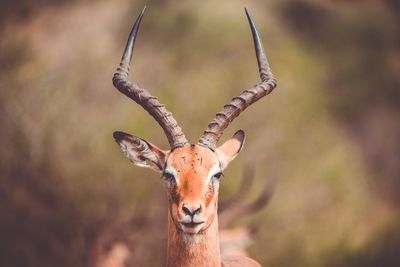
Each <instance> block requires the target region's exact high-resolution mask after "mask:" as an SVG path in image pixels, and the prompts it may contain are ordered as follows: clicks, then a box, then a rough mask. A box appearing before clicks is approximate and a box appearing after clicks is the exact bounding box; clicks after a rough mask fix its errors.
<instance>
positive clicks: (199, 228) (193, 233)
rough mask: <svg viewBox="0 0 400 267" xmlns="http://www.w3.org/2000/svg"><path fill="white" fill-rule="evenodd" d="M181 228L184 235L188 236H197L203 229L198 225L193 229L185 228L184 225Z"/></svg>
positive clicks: (201, 225)
mask: <svg viewBox="0 0 400 267" xmlns="http://www.w3.org/2000/svg"><path fill="white" fill-rule="evenodd" d="M181 227H182V230H183V232H184V233H186V234H190V235H195V234H198V233H199V232H200V230H201V229H202V228H203V224H199V225H196V226H194V227H186V226H184V225H181Z"/></svg>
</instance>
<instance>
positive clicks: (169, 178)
mask: <svg viewBox="0 0 400 267" xmlns="http://www.w3.org/2000/svg"><path fill="white" fill-rule="evenodd" d="M164 180H166V181H168V182H175V176H174V175H173V174H171V173H168V172H166V173H164Z"/></svg>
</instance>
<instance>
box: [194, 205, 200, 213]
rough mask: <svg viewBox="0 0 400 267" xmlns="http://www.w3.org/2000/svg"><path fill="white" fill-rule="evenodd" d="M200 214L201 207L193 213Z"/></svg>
mask: <svg viewBox="0 0 400 267" xmlns="http://www.w3.org/2000/svg"><path fill="white" fill-rule="evenodd" d="M200 212H201V205H199V207H198V208H197V209H195V210H194V211H193V214H199V213H200Z"/></svg>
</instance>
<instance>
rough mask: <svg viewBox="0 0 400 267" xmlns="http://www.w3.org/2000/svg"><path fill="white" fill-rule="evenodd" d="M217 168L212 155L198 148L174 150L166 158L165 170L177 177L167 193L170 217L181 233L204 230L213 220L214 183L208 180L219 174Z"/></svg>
mask: <svg viewBox="0 0 400 267" xmlns="http://www.w3.org/2000/svg"><path fill="white" fill-rule="evenodd" d="M205 159H207V160H205ZM219 165H220V164H219V160H218V156H217V154H216V153H215V152H213V151H211V150H210V149H208V148H205V147H202V146H198V145H194V146H186V147H181V148H176V149H175V150H174V152H173V153H171V154H170V156H169V157H168V159H167V162H166V169H165V170H166V171H168V172H172V170H174V171H175V174H176V175H177V176H179V178H177V180H178V182H177V184H176V186H175V187H171V186H168V190H167V191H168V192H167V194H168V195H169V197H168V198H169V199H170V200H171V201H169V209H170V211H171V213H170V214H171V217H172V219H173V221H174V223H175V225H176V227H177V228H178V229H180V230H182V231H184V232H185V233H188V234H196V233H198V232H200V231H201V230H202V229H206V228H207V227H208V226H209V225H210V224H211V222H212V221H213V220H214V218H215V217H216V210H217V209H216V204H215V203H217V200H218V185H217V184H218V182H215V183H214V182H213V183H211V178H212V177H213V176H214V175H215V174H216V173H218V172H220V171H221V170H220V167H219Z"/></svg>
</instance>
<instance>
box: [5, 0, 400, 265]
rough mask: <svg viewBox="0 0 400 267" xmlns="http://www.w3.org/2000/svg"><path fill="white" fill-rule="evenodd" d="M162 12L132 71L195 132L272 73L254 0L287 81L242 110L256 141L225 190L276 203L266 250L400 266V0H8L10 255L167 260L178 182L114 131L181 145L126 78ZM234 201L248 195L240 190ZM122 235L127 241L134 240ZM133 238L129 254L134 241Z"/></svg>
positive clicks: (264, 215)
mask: <svg viewBox="0 0 400 267" xmlns="http://www.w3.org/2000/svg"><path fill="white" fill-rule="evenodd" d="M144 4H146V5H147V8H148V9H147V12H146V15H145V18H144V20H143V23H142V26H141V29H140V31H139V38H138V40H137V42H136V49H135V52H136V53H135V55H134V63H133V67H132V68H131V70H132V72H131V75H130V77H131V78H132V79H133V80H135V81H137V82H138V83H139V85H141V86H142V87H143V88H147V89H149V91H150V92H151V93H153V94H155V95H157V96H158V97H159V98H160V100H161V102H164V103H165V104H166V105H167V108H168V109H169V110H171V111H172V112H173V113H174V115H175V118H176V119H177V120H178V122H179V123H180V125H181V126H182V128H183V129H184V131H185V133H186V136H187V137H188V138H189V140H191V142H193V143H195V142H197V140H198V137H199V136H200V135H201V133H202V131H203V130H204V129H205V127H206V125H207V123H208V122H209V121H210V120H211V119H212V117H213V116H214V114H215V113H216V112H217V111H219V110H220V109H222V106H223V104H225V103H226V102H228V101H229V100H230V99H231V98H232V97H233V96H235V95H238V94H239V93H240V92H241V91H242V90H243V89H246V88H248V87H250V86H252V85H253V84H255V83H257V82H258V81H259V77H258V69H257V64H256V59H255V55H254V49H253V44H252V38H251V32H250V30H249V27H248V23H247V21H246V17H245V13H244V10H243V7H248V8H249V10H250V12H251V13H252V15H253V18H254V20H255V22H256V24H257V27H258V30H259V31H260V34H261V37H262V39H263V41H264V46H265V49H266V52H267V56H268V58H269V61H270V64H271V66H272V69H273V72H274V73H275V75H276V77H277V79H278V88H277V89H276V90H275V91H274V92H273V93H272V94H271V95H269V96H267V97H266V98H264V99H262V100H260V101H259V102H257V104H255V105H254V106H252V107H251V108H249V109H248V110H246V111H245V112H244V113H243V114H242V115H241V116H240V117H239V118H238V119H236V120H235V121H234V122H233V123H232V124H231V126H230V127H229V129H228V130H227V131H225V135H224V138H225V139H226V138H227V137H229V136H231V135H232V134H233V133H234V132H235V131H236V130H237V129H244V130H245V131H246V133H247V141H246V145H245V147H244V150H243V151H242V153H241V155H240V156H239V157H238V158H237V159H236V160H235V161H234V162H233V163H232V164H231V165H230V167H229V168H228V169H227V171H226V173H225V177H224V178H223V180H222V182H221V183H222V185H221V192H220V198H221V200H222V201H223V200H226V199H229V198H232V197H234V196H235V194H236V192H237V191H238V190H239V189H240V188H241V187H242V186H243V184H242V182H241V181H242V179H246V177H244V178H243V174H242V173H243V170H244V169H245V166H246V164H250V165H253V166H254V169H255V176H254V181H253V182H252V183H251V187H250V188H249V189H248V191H249V192H248V194H243V195H241V196H240V197H241V198H242V200H241V201H252V200H254V199H256V198H257V196H258V195H260V194H262V193H263V192H262V190H263V189H262V188H263V186H261V185H263V184H265V182H266V181H268V179H271V176H273V175H276V177H277V183H276V186H275V188H274V194H273V197H272V199H271V200H270V202H269V203H268V205H265V206H264V207H262V208H260V209H258V210H257V212H250V213H249V214H247V215H246V216H240V219H235V220H232V221H230V222H229V224H227V225H226V226H225V227H226V229H236V228H237V227H246V226H249V225H251V226H252V229H253V232H256V234H253V235H252V237H251V243H249V244H250V246H249V247H248V248H247V253H249V255H250V256H251V257H253V258H255V259H256V260H258V261H259V262H260V263H262V264H263V265H264V266H291V267H292V266H294V267H296V266H298V267H300V266H302V267H304V266H308V267H314V266H315V267H316V266H328V267H339V266H349V267H358V266H360V267H361V266H363V267H368V266H374V267H386V266H393V267H394V266H397V267H398V266H400V217H399V214H400V105H399V104H400V90H399V88H400V75H399V71H400V27H399V23H400V4H399V1H396V0H382V1H377V0H375V1H374V0H365V1H343V0H342V1H339V0H336V1H334V0H330V1H329V0H326V1H322V0H298V1H297V0H292V1H289V0H282V1H261V0H260V1H218V2H216V1H185V2H183V1H176V0H175V1H174V0H170V1H160V0H159V1H156V0H148V1H127V0H118V1H105V0H85V1H78V0H75V1H66V0H57V1H54V0H40V1H30V0H22V1H12V0H3V1H1V8H0V33H1V38H0V68H1V71H0V128H1V130H0V136H1V148H0V179H1V180H0V266H4V267H14V266H41V267H47V266H48V267H50V266H59V267H63V266H76V267H79V266H105V265H101V264H100V263H99V262H101V260H99V258H102V257H103V258H104V257H106V256H104V255H108V254H107V253H109V252H110V251H112V250H113V248H115V246H116V244H117V245H118V246H120V248H122V250H121V249H120V250H119V252H118V253H119V254H118V253H117V254H118V255H120V256H121V255H122V256H123V257H125V258H124V259H125V260H126V266H163V265H164V264H165V256H166V216H167V212H166V197H165V192H164V184H163V182H162V180H161V179H160V178H159V176H158V174H156V173H153V172H151V171H150V170H146V169H141V168H137V167H133V165H131V164H130V163H129V161H128V160H127V159H126V158H125V156H124V155H123V154H122V153H121V151H120V149H119V148H118V146H117V145H116V144H115V143H114V140H113V138H112V132H113V131H114V130H123V131H126V132H129V133H132V134H135V135H137V136H140V137H143V138H145V139H146V140H148V141H150V142H152V143H154V144H157V145H158V146H160V147H161V148H164V149H167V148H168V143H167V140H166V138H165V136H164V135H163V133H162V130H161V128H160V127H159V126H158V125H157V124H156V122H155V121H154V120H153V119H152V118H151V117H150V116H149V115H148V114H147V113H146V112H145V111H143V110H142V108H141V107H139V106H138V105H136V104H135V103H134V102H132V101H131V100H129V99H128V98H127V97H125V96H123V95H121V94H120V93H119V92H117V90H116V89H115V88H114V87H113V86H112V84H111V78H112V74H113V73H114V70H115V69H116V67H117V65H118V63H119V60H120V57H121V53H122V50H123V46H124V45H125V41H126V38H127V35H128V33H129V31H130V27H131V25H132V23H133V21H134V19H135V18H136V15H137V14H138V13H139V11H140V10H141V8H142V7H143V6H144ZM233 208H234V207H233ZM121 251H122V252H121ZM122 256H121V257H122Z"/></svg>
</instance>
